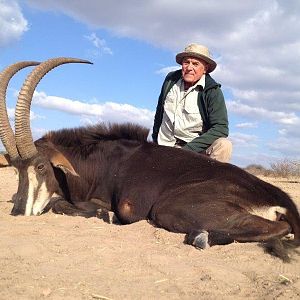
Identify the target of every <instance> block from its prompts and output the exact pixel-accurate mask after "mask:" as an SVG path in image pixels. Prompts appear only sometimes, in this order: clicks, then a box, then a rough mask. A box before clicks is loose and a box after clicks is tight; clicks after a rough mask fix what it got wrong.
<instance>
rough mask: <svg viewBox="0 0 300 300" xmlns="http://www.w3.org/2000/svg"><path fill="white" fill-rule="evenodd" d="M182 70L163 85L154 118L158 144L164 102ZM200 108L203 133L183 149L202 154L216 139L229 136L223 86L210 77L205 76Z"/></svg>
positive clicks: (167, 79) (199, 102) (200, 96)
mask: <svg viewBox="0 0 300 300" xmlns="http://www.w3.org/2000/svg"><path fill="white" fill-rule="evenodd" d="M181 74H182V73H181V70H177V71H175V72H171V73H169V74H168V75H167V76H166V78H165V81H164V83H163V85H162V89H161V93H160V96H159V99H158V104H157V107H156V113H155V117H154V125H153V133H152V139H153V142H154V143H157V136H158V132H159V128H160V126H161V123H162V119H163V114H164V102H165V99H166V96H167V94H168V93H169V91H170V90H171V88H172V87H173V85H174V84H175V83H176V82H177V81H178V80H179V79H180V78H181ZM198 107H199V111H200V114H201V118H202V120H203V132H202V133H201V135H199V137H196V138H195V139H193V140H192V141H191V142H189V143H187V144H186V145H185V146H184V147H183V148H186V149H189V150H192V151H195V152H202V151H204V150H205V149H207V148H208V147H209V146H210V145H211V144H212V143H213V142H214V141H215V140H216V139H218V138H220V137H227V136H228V117H227V109H226V105H225V101H224V96H223V93H222V91H221V85H220V84H218V83H216V82H215V80H214V79H213V78H212V77H211V76H210V75H209V74H206V76H205V88H204V90H203V91H199V94H198Z"/></svg>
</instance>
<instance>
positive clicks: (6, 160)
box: [0, 154, 11, 168]
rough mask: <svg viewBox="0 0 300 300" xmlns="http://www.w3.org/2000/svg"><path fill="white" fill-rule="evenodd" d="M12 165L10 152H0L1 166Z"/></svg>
mask: <svg viewBox="0 0 300 300" xmlns="http://www.w3.org/2000/svg"><path fill="white" fill-rule="evenodd" d="M9 166H11V162H10V158H9V155H8V154H0V168H2V167H9Z"/></svg>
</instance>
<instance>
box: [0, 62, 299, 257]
mask: <svg viewBox="0 0 300 300" xmlns="http://www.w3.org/2000/svg"><path fill="white" fill-rule="evenodd" d="M72 62H79V63H89V62H88V61H84V60H79V59H70V58H56V59H50V60H48V61H46V62H43V63H41V64H39V65H38V66H36V67H35V68H34V70H33V71H32V72H31V73H30V74H29V75H28V77H27V80H26V81H25V83H24V85H23V87H22V88H21V91H20V94H19V97H18V101H17V105H16V112H15V114H16V117H15V119H16V120H15V135H14V134H13V131H12V129H11V128H10V124H9V121H8V117H7V113H6V105H5V90H6V87H7V84H8V82H9V80H10V78H11V77H12V76H13V75H14V73H15V72H16V71H17V70H18V69H21V68H23V67H25V66H28V65H36V64H37V63H34V62H23V63H17V64H15V65H13V66H11V67H9V68H7V69H6V70H4V71H3V72H2V73H1V75H0V80H1V83H0V85H1V87H0V98H1V99H0V102H1V108H0V109H1V111H0V114H1V117H0V125H1V130H0V136H1V140H2V142H3V144H4V146H5V148H6V150H7V155H5V156H2V157H1V159H0V163H1V164H2V166H4V165H12V166H14V167H15V168H16V169H17V170H18V173H19V186H18V191H17V194H16V197H15V199H14V206H13V209H12V212H11V214H12V215H26V216H29V215H39V214H41V213H42V212H43V211H44V209H45V207H46V205H47V204H48V203H49V201H50V199H51V197H52V195H53V194H54V193H55V194H58V195H59V196H60V198H59V199H58V200H57V201H56V202H53V205H52V209H53V211H54V212H56V213H60V214H67V215H80V216H84V217H91V216H95V215H96V214H97V209H98V208H99V205H98V204H97V203H95V202H94V201H93V199H101V206H105V207H107V209H111V210H112V211H113V212H114V213H115V214H116V216H117V217H118V219H119V220H120V222H121V223H123V224H128V223H132V222H136V221H139V220H143V219H148V220H150V221H151V222H152V223H153V224H154V225H156V226H159V227H163V228H165V229H167V230H169V231H173V232H180V233H186V240H185V242H186V243H188V244H191V245H194V246H195V247H198V248H202V249H204V248H207V247H210V246H213V245H216V244H217V245H220V244H228V243H232V242H234V241H238V242H268V244H272V245H273V246H272V249H273V251H275V254H276V255H278V256H280V257H281V258H283V259H288V256H287V251H286V247H285V243H281V239H282V238H283V237H285V236H286V235H287V234H289V233H293V234H294V239H293V240H291V241H288V242H287V243H288V244H290V245H292V246H294V247H298V246H299V245H300V217H299V212H298V210H297V207H296V205H295V204H294V203H293V201H292V200H291V199H290V197H289V196H288V195H287V194H286V193H284V192H283V191H282V190H280V189H279V188H277V187H275V186H272V185H271V184H268V183H266V182H264V181H262V180H260V179H258V178H257V177H255V176H253V175H251V174H249V173H247V172H246V171H244V170H242V169H240V168H238V167H237V166H234V165H231V164H227V163H221V162H217V161H215V160H212V159H209V158H207V157H206V156H202V155H200V154H197V153H193V152H190V151H186V150H182V149H175V148H170V147H164V146H159V145H156V144H153V143H151V142H147V136H148V129H146V128H143V127H140V126H137V125H133V124H123V125H117V124H115V125H110V126H105V125H104V124H98V125H95V126H89V127H80V128H73V129H63V130H59V131H52V132H49V133H48V134H46V135H45V136H43V137H42V138H40V139H38V140H37V141H35V142H33V139H32V134H31V130H30V119H29V112H30V106H31V100H32V95H33V92H34V90H35V88H36V86H37V84H38V82H39V81H40V80H41V78H42V77H43V76H44V75H45V74H46V73H47V72H48V71H50V70H51V69H53V68H54V67H56V66H58V65H60V64H64V63H72Z"/></svg>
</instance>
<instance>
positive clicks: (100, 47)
mask: <svg viewBox="0 0 300 300" xmlns="http://www.w3.org/2000/svg"><path fill="white" fill-rule="evenodd" d="M84 37H85V38H86V39H87V40H89V41H90V42H91V43H92V44H93V46H94V47H95V48H96V50H91V52H93V53H94V55H93V56H98V55H102V54H108V55H113V52H112V50H111V49H110V48H109V47H108V46H107V44H106V41H105V40H104V39H100V38H99V37H98V36H97V34H96V33H95V32H93V33H91V34H90V35H86V36H84Z"/></svg>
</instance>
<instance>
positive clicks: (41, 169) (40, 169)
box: [37, 164, 45, 171]
mask: <svg viewBox="0 0 300 300" xmlns="http://www.w3.org/2000/svg"><path fill="white" fill-rule="evenodd" d="M44 168H45V165H44V164H39V165H38V166H37V169H38V170H39V171H43V170H44Z"/></svg>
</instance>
